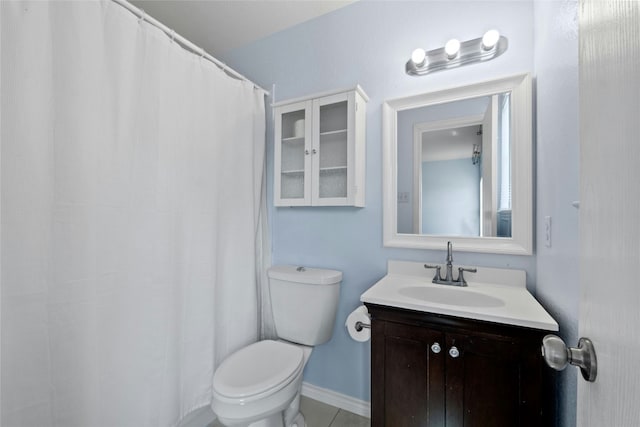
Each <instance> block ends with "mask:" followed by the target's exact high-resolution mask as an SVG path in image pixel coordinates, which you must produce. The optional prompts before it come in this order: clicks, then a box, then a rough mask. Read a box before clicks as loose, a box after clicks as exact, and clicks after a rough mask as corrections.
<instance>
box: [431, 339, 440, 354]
mask: <svg viewBox="0 0 640 427" xmlns="http://www.w3.org/2000/svg"><path fill="white" fill-rule="evenodd" d="M441 350H442V348H441V347H440V344H439V343H437V342H434V343H433V344H431V351H433V352H434V353H435V354H438V353H440V351H441Z"/></svg>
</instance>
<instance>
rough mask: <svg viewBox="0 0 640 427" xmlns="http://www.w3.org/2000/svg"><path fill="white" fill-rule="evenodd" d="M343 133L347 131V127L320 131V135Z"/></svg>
mask: <svg viewBox="0 0 640 427" xmlns="http://www.w3.org/2000/svg"><path fill="white" fill-rule="evenodd" d="M341 133H347V129H338V130H330V131H327V132H320V136H327V135H339V134H341Z"/></svg>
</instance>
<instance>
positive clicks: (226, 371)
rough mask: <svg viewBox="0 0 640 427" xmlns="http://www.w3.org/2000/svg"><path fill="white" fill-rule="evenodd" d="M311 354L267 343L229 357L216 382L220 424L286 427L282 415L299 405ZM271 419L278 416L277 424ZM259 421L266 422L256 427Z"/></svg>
mask: <svg viewBox="0 0 640 427" xmlns="http://www.w3.org/2000/svg"><path fill="white" fill-rule="evenodd" d="M305 350H306V351H305ZM305 353H306V354H305ZM309 354H311V348H308V347H307V348H306V349H303V348H302V347H301V346H296V345H293V344H290V343H285V342H281V341H271V340H265V341H258V342H257V343H254V344H251V345H249V346H247V347H244V348H242V349H240V350H239V351H237V352H236V353H234V354H233V355H231V356H230V357H228V358H227V359H226V360H225V361H224V362H223V363H222V364H221V365H220V367H219V368H218V369H217V370H216V373H215V375H214V379H213V390H214V399H213V405H212V407H213V411H214V413H215V414H216V415H217V416H218V419H219V420H220V422H221V423H223V424H224V425H226V426H239V427H240V426H252V427H253V426H258V425H260V426H264V427H281V426H283V425H285V424H284V422H285V420H284V418H283V415H282V413H283V412H284V411H285V410H286V409H287V408H289V406H291V404H292V403H297V402H293V401H294V399H295V398H296V397H297V396H298V394H299V392H300V388H301V387H302V371H303V369H304V365H305V364H306V363H305V362H306V360H308V355H309ZM272 415H276V416H275V419H274V420H270V417H271V416H272ZM294 415H297V414H294ZM260 420H262V421H263V422H262V423H260V424H257V423H256V422H257V421H260ZM298 427H304V424H302V425H298Z"/></svg>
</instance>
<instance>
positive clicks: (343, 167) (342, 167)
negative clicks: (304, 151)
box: [320, 166, 347, 172]
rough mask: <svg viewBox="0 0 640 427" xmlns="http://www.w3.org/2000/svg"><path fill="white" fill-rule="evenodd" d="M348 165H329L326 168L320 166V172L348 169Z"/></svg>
mask: <svg viewBox="0 0 640 427" xmlns="http://www.w3.org/2000/svg"><path fill="white" fill-rule="evenodd" d="M346 169H347V166H329V167H326V168H320V172H330V171H339V170H346Z"/></svg>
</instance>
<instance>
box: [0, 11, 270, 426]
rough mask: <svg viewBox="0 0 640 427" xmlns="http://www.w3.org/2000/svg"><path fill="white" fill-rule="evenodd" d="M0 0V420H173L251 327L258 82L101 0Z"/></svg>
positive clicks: (253, 331) (259, 169)
mask: <svg viewBox="0 0 640 427" xmlns="http://www.w3.org/2000/svg"><path fill="white" fill-rule="evenodd" d="M0 7H1V8H2V11H1V19H2V23H1V24H2V26H1V31H2V34H1V36H2V38H1V43H2V45H1V52H2V70H1V71H2V75H1V90H2V105H1V112H2V118H1V119H2V128H1V132H2V135H1V136H2V141H1V142H2V144H1V160H0V161H1V164H0V173H1V181H0V182H1V198H2V200H1V210H2V212H1V219H2V223H1V257H2V258H1V263H2V272H1V275H2V277H1V279H2V282H1V285H2V287H1V291H2V298H1V301H2V307H1V314H2V319H1V325H2V337H1V339H2V354H1V363H2V365H1V368H2V378H1V386H2V390H1V392H2V411H1V415H2V420H1V424H2V426H4V427H12V426H29V427H32V426H39V427H40V426H43V427H44V426H64V427H72V426H82V427H94V426H96V427H97V426H105V427H107V426H109V427H112V426H118V427H124V426H136V427H139V426H170V425H176V424H177V423H178V421H179V420H180V419H181V418H182V417H184V416H185V415H186V414H187V413H189V412H190V411H192V410H193V409H196V408H198V407H201V406H204V405H207V404H209V403H210V401H211V394H212V377H213V372H214V370H215V368H216V367H217V365H218V364H219V363H220V362H221V360H222V359H223V358H224V357H225V356H226V355H228V354H229V353H230V352H232V351H234V350H236V349H238V348H239V347H241V346H243V345H246V344H247V343H249V342H252V341H255V340H256V339H257V338H258V333H259V319H258V304H259V295H258V291H257V287H256V286H257V285H256V284H257V281H258V280H257V278H258V277H260V276H261V275H262V271H261V270H257V269H256V265H262V263H264V260H263V259H262V258H261V256H262V255H261V251H260V249H259V247H258V246H257V245H258V243H260V242H259V240H260V239H259V236H261V235H262V234H263V231H262V228H261V227H263V226H264V223H263V221H261V219H262V217H263V215H265V212H264V211H262V210H261V207H262V206H263V200H262V197H263V196H262V186H263V182H262V180H263V171H264V155H265V140H264V132H265V118H264V96H263V92H262V91H260V90H255V89H254V86H253V84H252V83H250V82H242V81H238V80H234V79H232V78H230V77H228V76H227V75H226V74H225V73H224V72H222V71H220V70H219V69H218V68H217V67H216V66H215V65H213V64H211V63H209V62H208V61H205V60H201V58H199V57H198V56H196V55H193V54H191V53H188V52H186V51H184V50H183V49H182V48H180V47H179V46H178V45H177V44H176V43H172V42H171V40H170V38H169V37H167V36H166V35H165V34H164V33H162V32H161V31H160V30H158V29H157V28H155V27H153V26H151V25H149V24H147V23H145V22H144V21H139V20H138V19H137V18H136V17H135V16H133V15H132V14H131V13H129V12H128V11H126V10H125V9H124V8H122V7H120V6H119V5H117V4H115V3H112V2H111V1H110V0H104V1H85V2H40V1H34V2H27V1H12V2H1V5H0ZM257 258H259V259H257Z"/></svg>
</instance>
